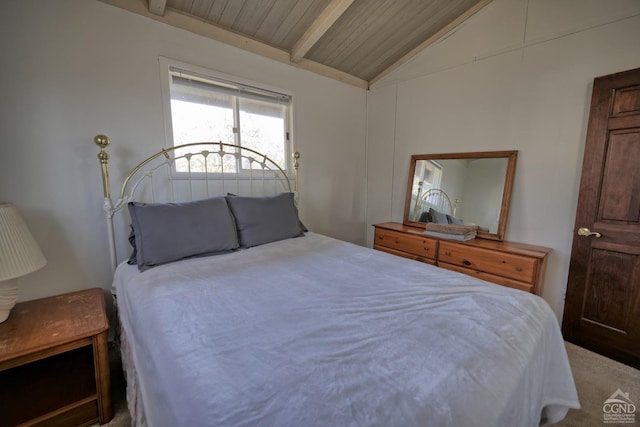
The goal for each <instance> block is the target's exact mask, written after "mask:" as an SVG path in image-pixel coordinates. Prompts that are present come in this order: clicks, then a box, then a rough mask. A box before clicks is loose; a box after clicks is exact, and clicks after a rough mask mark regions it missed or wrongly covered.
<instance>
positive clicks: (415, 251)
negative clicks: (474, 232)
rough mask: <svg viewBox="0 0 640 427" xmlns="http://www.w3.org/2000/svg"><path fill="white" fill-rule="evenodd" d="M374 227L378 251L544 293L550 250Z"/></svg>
mask: <svg viewBox="0 0 640 427" xmlns="http://www.w3.org/2000/svg"><path fill="white" fill-rule="evenodd" d="M374 227H375V235H374V243H373V248H374V249H377V250H380V251H384V252H388V253H390V254H394V255H398V256H402V257H405V258H410V259H414V260H417V261H421V262H426V263H428V264H432V265H437V266H438V267H442V268H446V269H449V270H454V271H458V272H460V273H465V274H468V275H470V276H475V277H478V278H480V279H483V280H487V281H489V282H493V283H497V284H500V285H504V286H508V287H511V288H516V289H520V290H523V291H526V292H531V293H534V294H537V295H540V294H541V293H542V284H543V283H542V279H543V277H544V268H545V261H546V257H547V255H548V254H549V252H550V251H551V249H549V248H545V247H542V246H534V245H528V244H524V243H515V242H504V241H503V242H499V241H496V240H487V239H473V240H468V241H466V242H458V241H454V240H445V239H438V238H433V237H427V236H425V235H424V234H423V231H424V230H423V229H422V228H416V227H409V226H406V225H403V224H400V223H397V222H385V223H382V224H374Z"/></svg>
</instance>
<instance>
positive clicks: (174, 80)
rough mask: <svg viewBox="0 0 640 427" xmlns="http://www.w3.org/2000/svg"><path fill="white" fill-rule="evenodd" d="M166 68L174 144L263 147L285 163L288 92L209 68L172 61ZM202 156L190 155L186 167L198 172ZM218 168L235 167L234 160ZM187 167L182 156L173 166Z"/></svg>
mask: <svg viewBox="0 0 640 427" xmlns="http://www.w3.org/2000/svg"><path fill="white" fill-rule="evenodd" d="M165 70H166V68H165ZM168 70H169V85H168V86H169V95H170V96H169V99H170V118H171V132H170V135H169V136H170V137H171V139H172V140H173V145H174V146H176V145H181V144H187V143H191V142H202V141H216V142H217V141H222V142H224V143H228V144H235V145H240V146H243V147H247V148H251V149H253V150H256V151H258V152H260V153H264V154H266V155H267V156H269V158H270V159H271V160H273V161H274V162H276V163H277V164H279V165H280V166H281V167H282V168H283V169H284V170H289V169H290V162H289V157H290V156H289V154H290V152H291V148H290V138H289V136H290V131H289V126H290V125H289V123H290V114H291V96H290V95H287V94H283V93H278V92H274V91H272V90H267V89H263V88H258V87H256V86H252V85H248V84H245V83H238V82H233V81H231V80H230V79H228V77H227V76H224V78H223V77H220V76H216V75H215V73H211V74H212V75H208V74H209V73H207V74H204V73H202V72H194V71H192V70H187V69H184V67H181V68H179V67H176V66H173V65H169V67H168ZM203 161H204V159H202V161H200V164H198V162H197V161H196V162H194V161H192V162H191V171H192V172H204V171H205V167H204V163H203ZM239 166H240V169H241V170H243V169H245V168H248V167H249V165H248V164H245V163H244V162H243V163H242V164H240V165H239ZM224 168H225V169H224V170H225V171H229V172H232V171H233V172H235V171H236V170H237V165H235V164H225V165H224ZM187 170H188V165H187V161H186V160H185V161H184V162H183V163H179V162H176V171H177V172H186V171H187ZM207 170H208V171H210V172H212V171H213V172H215V170H212V169H211V168H208V169H207Z"/></svg>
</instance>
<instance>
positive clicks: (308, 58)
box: [102, 0, 491, 88]
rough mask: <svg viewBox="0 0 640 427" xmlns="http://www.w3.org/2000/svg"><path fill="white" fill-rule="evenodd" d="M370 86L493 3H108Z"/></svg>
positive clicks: (242, 0)
mask: <svg viewBox="0 0 640 427" xmlns="http://www.w3.org/2000/svg"><path fill="white" fill-rule="evenodd" d="M102 1H103V2H105V3H109V4H113V5H114V6H118V7H121V8H123V9H127V10H130V11H132V12H135V13H139V14H142V15H145V16H147V17H149V18H152V19H155V20H158V21H161V22H165V23H167V24H169V25H173V26H176V27H180V28H183V29H186V30H189V31H192V32H195V33H197V34H201V35H204V36H207V37H211V38H214V39H216V40H219V41H221V42H224V43H228V44H231V45H234V46H236V47H240V48H242V49H246V50H249V51H252V52H254V53H258V54H260V55H263V56H266V57H269V58H272V59H275V60H278V61H281V62H286V63H289V64H291V65H294V66H297V67H300V68H304V69H307V70H309V71H313V72H316V73H319V74H322V75H325V76H328V77H332V78H335V79H338V80H342V81H345V82H347V83H350V84H353V85H356V86H358V87H363V88H368V87H369V85H370V84H372V83H375V82H376V81H378V80H380V79H381V78H382V77H384V76H385V75H387V74H388V73H390V72H391V71H393V70H394V69H396V68H398V67H399V66H401V65H402V64H404V63H406V62H407V61H408V60H409V59H411V58H412V57H413V56H415V55H416V54H417V53H419V52H420V51H421V50H423V49H424V48H426V47H427V46H429V45H430V44H432V43H433V42H435V41H436V40H438V38H440V37H442V36H443V35H444V34H446V33H447V32H449V31H451V30H452V29H453V28H455V27H456V26H457V25H459V24H461V23H462V22H464V21H465V20H466V19H467V18H469V17H470V16H471V15H473V14H474V13H476V12H477V11H478V10H480V9H481V8H482V7H484V6H485V5H486V4H488V3H489V2H490V1H491V0H102Z"/></svg>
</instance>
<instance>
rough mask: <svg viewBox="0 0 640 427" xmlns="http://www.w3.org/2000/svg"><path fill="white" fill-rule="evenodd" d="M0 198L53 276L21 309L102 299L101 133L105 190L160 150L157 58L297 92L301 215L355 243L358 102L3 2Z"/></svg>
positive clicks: (286, 75)
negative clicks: (85, 296) (93, 292)
mask: <svg viewBox="0 0 640 427" xmlns="http://www.w3.org/2000/svg"><path fill="white" fill-rule="evenodd" d="M0 55H2V66H1V67H0V89H1V91H2V99H1V101H0V108H1V110H0V200H2V201H11V202H13V203H15V204H16V206H18V208H19V209H20V211H21V212H22V214H23V215H24V217H25V220H26V222H27V224H28V226H29V227H30V229H31V230H32V232H33V234H34V235H35V238H36V240H37V241H38V242H39V243H40V245H41V247H42V249H43V252H44V254H45V256H46V257H47V259H48V264H47V266H46V267H44V268H43V269H42V270H40V271H37V272H35V273H32V274H30V275H28V276H24V277H22V278H20V279H19V280H18V285H19V297H20V300H28V299H32V298H38V297H43V296H47V295H53V294H59V293H63V292H68V291H73V290H77V289H84V288H88V287H94V286H98V287H102V288H105V289H107V288H109V286H110V284H111V283H110V281H111V279H110V277H111V276H110V275H111V273H110V271H109V266H108V264H109V262H108V250H107V242H106V228H105V226H104V218H103V213H102V194H101V182H100V173H99V165H98V160H97V158H96V155H97V153H98V148H97V147H96V146H95V145H94V144H93V142H92V141H93V137H94V135H96V134H99V133H104V134H106V135H108V136H109V137H110V138H111V141H112V145H111V147H110V149H109V152H110V154H111V177H112V183H114V188H115V183H116V182H117V181H118V178H120V179H122V176H123V173H124V171H125V170H126V169H127V168H130V167H132V166H133V165H134V164H135V163H137V161H139V160H141V159H142V158H143V156H145V155H148V154H151V153H152V152H155V151H157V150H158V149H160V148H162V147H163V146H164V145H165V141H164V125H163V114H162V104H161V85H160V76H159V65H158V57H159V56H165V57H169V58H173V59H177V60H180V61H184V62H187V63H191V64H195V65H199V66H202V67H206V68H209V69H213V70H217V71H220V72H223V73H227V74H232V75H236V76H239V77H241V78H244V79H249V80H253V81H256V82H261V83H265V84H267V85H270V86H276V87H279V88H283V89H286V90H290V91H293V94H294V104H295V106H294V133H295V149H296V150H299V151H300V152H301V155H302V157H301V159H300V165H301V166H300V173H301V175H300V183H301V205H300V214H301V218H302V220H303V221H304V223H305V224H306V225H307V226H308V227H309V228H311V229H312V230H314V231H317V232H320V233H323V234H327V235H330V236H333V237H337V238H341V239H344V240H348V241H352V242H355V243H362V242H363V236H364V231H363V230H364V216H365V215H364V209H365V202H364V200H365V158H364V151H365V133H366V124H365V119H366V107H365V103H366V93H365V91H364V90H362V89H358V88H355V87H352V86H349V85H346V84H344V83H340V82H337V81H334V80H331V79H328V78H325V77H321V76H318V75H315V74H312V73H309V72H306V71H303V70H299V69H296V68H294V67H291V66H288V65H285V64H281V63H279V62H276V61H272V60H269V59H265V58H262V57H259V56H257V55H254V54H251V53H248V52H245V51H242V50H239V49H236V48H233V47H230V46H227V45H224V44H221V43H218V42H215V41H213V40H210V39H207V38H204V37H200V36H196V35H194V34H191V33H189V32H186V31H183V30H179V29H176V28H173V27H170V26H166V25H164V24H161V23H158V22H155V21H152V20H149V19H146V18H144V17H141V16H138V15H135V14H132V13H130V12H126V11H124V10H121V9H118V8H115V7H112V6H109V5H107V4H104V3H101V2H98V1H94V0H90V1H87V0H53V1H42V0H3V1H2V2H0Z"/></svg>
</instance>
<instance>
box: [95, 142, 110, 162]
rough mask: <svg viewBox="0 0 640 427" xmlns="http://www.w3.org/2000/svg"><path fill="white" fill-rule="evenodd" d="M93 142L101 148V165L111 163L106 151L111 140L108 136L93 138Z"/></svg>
mask: <svg viewBox="0 0 640 427" xmlns="http://www.w3.org/2000/svg"><path fill="white" fill-rule="evenodd" d="M93 142H95V144H96V145H97V146H98V147H100V152H99V153H98V159H99V160H100V163H103V164H106V163H107V162H108V161H109V154H107V152H106V151H104V149H105V148H106V147H107V145H109V142H110V141H109V138H108V137H107V136H106V135H96V136H95V138H93Z"/></svg>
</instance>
